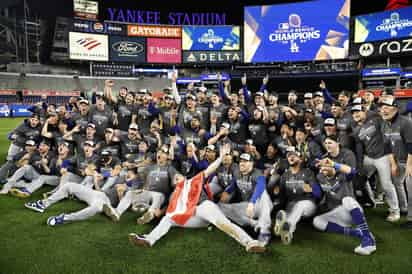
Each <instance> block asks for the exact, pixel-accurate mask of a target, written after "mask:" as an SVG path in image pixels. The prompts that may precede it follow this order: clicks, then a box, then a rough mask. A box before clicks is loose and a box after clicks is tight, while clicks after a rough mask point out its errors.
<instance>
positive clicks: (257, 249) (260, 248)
mask: <svg viewBox="0 0 412 274" xmlns="http://www.w3.org/2000/svg"><path fill="white" fill-rule="evenodd" d="M246 251H247V252H250V253H263V252H265V251H266V247H265V246H264V245H263V243H261V242H259V241H256V240H252V241H250V242H248V243H247V245H246Z"/></svg>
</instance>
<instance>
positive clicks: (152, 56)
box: [147, 38, 182, 64]
mask: <svg viewBox="0 0 412 274" xmlns="http://www.w3.org/2000/svg"><path fill="white" fill-rule="evenodd" d="M147 62H148V63H171V64H180V63H181V62H182V42H181V40H180V39H163V38H147Z"/></svg>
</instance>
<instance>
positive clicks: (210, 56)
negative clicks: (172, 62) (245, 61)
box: [183, 51, 242, 64]
mask: <svg viewBox="0 0 412 274" xmlns="http://www.w3.org/2000/svg"><path fill="white" fill-rule="evenodd" d="M241 61H242V52H241V51H183V63H192V64H195V63H239V62H241Z"/></svg>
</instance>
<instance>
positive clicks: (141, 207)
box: [132, 204, 149, 214]
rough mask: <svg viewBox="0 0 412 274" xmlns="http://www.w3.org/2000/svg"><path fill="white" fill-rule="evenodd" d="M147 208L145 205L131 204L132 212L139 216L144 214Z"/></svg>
mask: <svg viewBox="0 0 412 274" xmlns="http://www.w3.org/2000/svg"><path fill="white" fill-rule="evenodd" d="M148 209H149V208H148V206H147V205H145V204H133V205H132V211H133V212H137V213H139V214H144V213H145V212H146V211H147V210H148Z"/></svg>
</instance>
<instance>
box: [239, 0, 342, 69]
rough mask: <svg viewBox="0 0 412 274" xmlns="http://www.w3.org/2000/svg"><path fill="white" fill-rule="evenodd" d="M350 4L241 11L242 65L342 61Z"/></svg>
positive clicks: (338, 0) (320, 0)
mask: <svg viewBox="0 0 412 274" xmlns="http://www.w3.org/2000/svg"><path fill="white" fill-rule="evenodd" d="M349 17H350V0H317V1H308V2H301V3H293V4H282V5H266V6H248V7H245V9H244V60H245V62H253V63H255V62H256V63H259V62H264V63H266V62H284V61H312V60H331V59H344V58H346V57H347V56H348V49H349Z"/></svg>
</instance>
